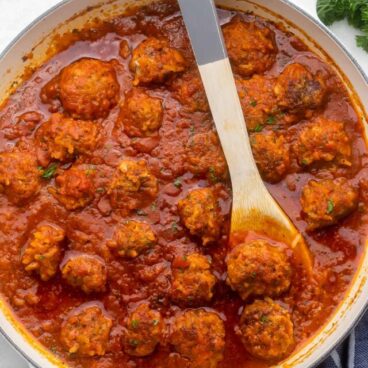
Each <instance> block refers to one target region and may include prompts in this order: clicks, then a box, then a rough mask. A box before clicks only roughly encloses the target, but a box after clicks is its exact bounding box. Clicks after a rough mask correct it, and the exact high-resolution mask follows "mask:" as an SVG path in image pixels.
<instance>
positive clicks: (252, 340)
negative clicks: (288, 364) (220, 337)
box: [238, 299, 295, 362]
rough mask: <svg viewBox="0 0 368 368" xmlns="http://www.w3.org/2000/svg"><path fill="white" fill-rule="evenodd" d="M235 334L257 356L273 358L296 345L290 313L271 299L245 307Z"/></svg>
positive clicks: (278, 356) (283, 356) (278, 357)
mask: <svg viewBox="0 0 368 368" xmlns="http://www.w3.org/2000/svg"><path fill="white" fill-rule="evenodd" d="M238 334H239V335H240V337H241V340H242V342H243V344H244V347H245V349H246V350H247V351H248V352H249V353H250V354H252V355H253V356H254V357H256V358H258V359H263V360H269V361H274V362H276V361H279V360H281V359H283V358H285V357H286V356H287V355H289V354H290V353H291V352H292V350H293V349H294V347H295V340H294V326H293V322H292V320H291V316H290V313H289V312H288V311H287V310H286V309H284V308H282V307H281V306H279V305H278V304H276V303H275V302H273V301H272V300H270V299H268V300H266V301H263V300H256V301H255V302H254V303H253V304H251V305H247V306H246V307H244V310H243V313H242V315H241V318H240V326H239V330H238Z"/></svg>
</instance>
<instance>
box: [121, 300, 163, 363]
mask: <svg viewBox="0 0 368 368" xmlns="http://www.w3.org/2000/svg"><path fill="white" fill-rule="evenodd" d="M163 327H164V323H163V321H162V318H161V314H160V312H158V311H155V310H153V309H151V308H150V307H149V305H148V304H147V303H143V304H140V305H139V306H138V307H137V308H135V309H134V310H133V311H132V312H131V313H130V315H129V316H128V318H127V320H126V328H125V333H124V335H123V348H124V351H125V353H127V354H129V355H133V356H138V357H142V356H146V355H149V354H152V353H153V351H154V350H155V348H156V346H157V344H158V343H159V342H160V340H161V337H162V333H163Z"/></svg>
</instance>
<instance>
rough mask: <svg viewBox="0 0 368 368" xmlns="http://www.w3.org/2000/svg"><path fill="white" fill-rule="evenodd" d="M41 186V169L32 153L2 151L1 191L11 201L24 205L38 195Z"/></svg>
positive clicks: (0, 165)
mask: <svg viewBox="0 0 368 368" xmlns="http://www.w3.org/2000/svg"><path fill="white" fill-rule="evenodd" d="M40 187H41V177H40V171H39V170H38V168H37V160H36V158H35V157H34V155H33V154H32V153H30V152H21V151H12V152H2V153H0V193H4V194H5V195H6V196H7V198H8V199H9V201H10V202H12V203H14V204H16V205H23V204H25V203H26V202H27V201H28V200H30V199H31V198H32V197H34V196H36V194H37V193H38V192H39V190H40Z"/></svg>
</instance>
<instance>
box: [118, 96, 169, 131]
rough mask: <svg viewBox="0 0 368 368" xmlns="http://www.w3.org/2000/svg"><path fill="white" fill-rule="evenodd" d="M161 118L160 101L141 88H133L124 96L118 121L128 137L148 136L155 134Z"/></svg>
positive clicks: (161, 108)
mask: <svg viewBox="0 0 368 368" xmlns="http://www.w3.org/2000/svg"><path fill="white" fill-rule="evenodd" d="M162 118H163V107H162V101H161V99H159V98H156V97H152V96H150V95H148V94H147V93H146V92H145V91H143V90H141V89H133V90H131V91H130V92H129V93H128V94H127V95H126V96H125V102H124V105H123V106H122V108H121V110H120V116H119V121H120V122H121V123H122V124H123V127H124V131H125V133H126V134H127V135H128V136H130V137H149V136H152V135H154V134H157V132H158V130H159V129H160V127H161V124H162Z"/></svg>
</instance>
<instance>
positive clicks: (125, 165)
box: [107, 160, 158, 212]
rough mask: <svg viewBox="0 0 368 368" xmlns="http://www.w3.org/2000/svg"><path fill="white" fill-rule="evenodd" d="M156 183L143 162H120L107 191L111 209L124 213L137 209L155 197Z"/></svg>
mask: <svg viewBox="0 0 368 368" xmlns="http://www.w3.org/2000/svg"><path fill="white" fill-rule="evenodd" d="M157 192H158V181H157V179H156V177H155V176H154V175H153V174H152V173H151V172H150V170H149V169H148V167H147V163H146V161H145V160H140V161H133V160H123V161H121V162H120V164H119V166H118V168H117V170H116V172H115V174H114V176H113V178H112V181H111V183H110V187H109V189H108V192H107V193H108V195H109V196H110V203H111V205H112V207H114V208H119V209H121V210H122V211H124V212H129V211H131V210H134V209H138V208H139V207H140V206H142V205H144V204H147V203H149V202H151V201H152V200H153V199H154V198H155V197H156V195H157Z"/></svg>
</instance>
